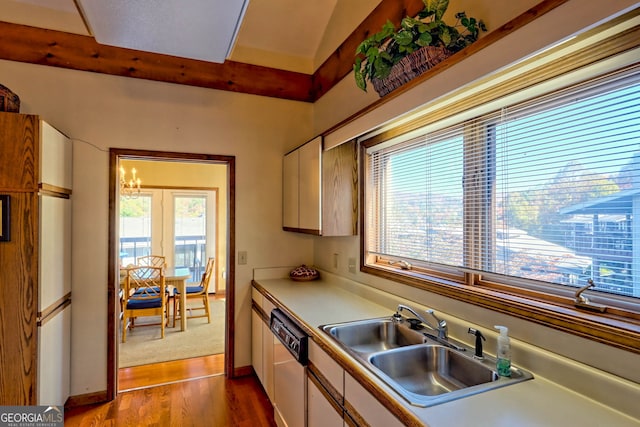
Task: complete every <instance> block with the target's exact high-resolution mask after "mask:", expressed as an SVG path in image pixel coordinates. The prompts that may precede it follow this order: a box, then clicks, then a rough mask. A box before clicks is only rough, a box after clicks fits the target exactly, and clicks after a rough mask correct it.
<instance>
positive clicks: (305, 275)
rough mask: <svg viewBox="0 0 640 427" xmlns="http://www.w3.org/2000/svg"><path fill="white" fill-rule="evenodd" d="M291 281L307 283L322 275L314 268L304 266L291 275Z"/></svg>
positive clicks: (297, 268)
mask: <svg viewBox="0 0 640 427" xmlns="http://www.w3.org/2000/svg"><path fill="white" fill-rule="evenodd" d="M289 277H290V278H291V280H295V281H297V282H307V281H309V280H315V279H317V278H318V277H320V273H318V270H316V269H315V268H313V267H307V266H306V265H304V264H302V265H301V266H300V267H296V268H294V269H293V270H291V272H290V273H289Z"/></svg>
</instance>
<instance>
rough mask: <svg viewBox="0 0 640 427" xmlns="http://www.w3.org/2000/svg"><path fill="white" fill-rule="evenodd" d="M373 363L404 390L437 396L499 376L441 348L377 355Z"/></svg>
mask: <svg viewBox="0 0 640 427" xmlns="http://www.w3.org/2000/svg"><path fill="white" fill-rule="evenodd" d="M369 363H371V364H372V365H373V366H375V367H376V368H378V369H379V370H380V371H382V372H383V373H384V374H385V375H386V376H387V377H389V379H391V380H392V381H394V382H395V383H396V384H398V385H399V386H400V387H402V388H403V389H404V390H407V391H409V392H411V393H415V394H418V395H423V396H437V395H439V394H444V393H450V392H452V391H455V390H460V389H464V388H467V387H472V386H476V385H478V384H484V383H489V382H492V381H496V380H497V379H498V376H497V375H496V373H495V372H494V371H493V370H492V369H490V368H488V367H487V366H485V365H483V364H482V363H480V362H479V361H476V360H474V359H472V358H469V357H465V356H463V355H462V354H461V353H459V352H457V351H456V350H452V349H450V348H447V347H443V346H441V345H424V346H417V347H411V348H406V349H401V350H398V351H388V352H382V353H376V354H373V355H371V356H369Z"/></svg>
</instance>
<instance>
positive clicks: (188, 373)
mask: <svg viewBox="0 0 640 427" xmlns="http://www.w3.org/2000/svg"><path fill="white" fill-rule="evenodd" d="M216 356H218V357H216ZM216 356H208V357H204V358H194V359H186V360H181V361H175V362H165V363H158V364H155V365H146V366H143V367H136V368H126V369H122V370H121V372H120V374H119V379H120V382H121V384H120V389H121V390H123V389H124V388H125V386H126V387H127V388H128V389H129V391H123V392H120V393H118V397H117V398H116V399H115V400H114V401H112V402H108V403H103V404H95V405H86V406H82V407H79V408H74V409H69V410H67V411H65V417H64V418H65V419H64V425H65V427H74V426H82V427H84V426H136V427H138V426H179V427H183V426H193V427H199V426H203V427H204V426H207V427H212V426H213V427H217V426H220V427H222V426H225V427H227V426H247V427H254V426H258V427H262V426H266V427H274V426H275V425H276V424H275V421H274V418H273V407H272V406H271V403H270V402H269V399H268V398H267V395H266V394H265V392H264V390H263V389H262V386H261V385H260V382H259V381H258V379H257V378H256V377H255V376H247V377H242V378H238V379H233V380H230V379H227V378H226V377H225V376H224V374H223V371H224V357H223V355H216ZM202 359H204V360H202ZM212 372H215V373H212ZM205 375H208V376H205ZM203 376H205V377H204V378H202V377H203ZM189 377H192V379H186V378H189ZM193 377H200V378H195V379H193ZM153 378H155V380H156V381H155V382H156V383H162V384H164V385H157V386H151V387H149V386H148V384H149V382H150V380H151V379H153Z"/></svg>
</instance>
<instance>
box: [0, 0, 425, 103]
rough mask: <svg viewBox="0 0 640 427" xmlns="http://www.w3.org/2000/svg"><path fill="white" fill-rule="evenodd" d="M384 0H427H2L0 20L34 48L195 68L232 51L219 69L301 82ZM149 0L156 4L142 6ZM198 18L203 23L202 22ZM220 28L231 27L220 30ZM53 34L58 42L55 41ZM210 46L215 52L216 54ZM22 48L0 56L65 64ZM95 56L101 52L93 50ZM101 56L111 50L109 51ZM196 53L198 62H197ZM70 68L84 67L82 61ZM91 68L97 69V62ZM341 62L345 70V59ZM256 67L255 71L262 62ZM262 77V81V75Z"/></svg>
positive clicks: (408, 0)
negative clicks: (167, 59)
mask: <svg viewBox="0 0 640 427" xmlns="http://www.w3.org/2000/svg"><path fill="white" fill-rule="evenodd" d="M385 2H387V3H396V4H398V6H393V8H394V9H398V8H401V9H403V11H404V10H405V7H406V4H407V3H417V4H420V3H421V1H420V0H401V1H398V0H342V1H339V0H314V1H300V0H193V1H190V2H188V3H183V2H181V1H180V0H166V1H164V2H163V4H173V3H175V7H173V10H172V8H171V6H168V7H158V3H157V0H137V1H136V2H131V1H128V0H114V1H111V0H110V1H107V2H105V1H104V0H0V21H1V22H0V23H11V24H19V25H20V27H19V26H10V27H7V28H8V29H10V30H11V32H9V31H8V30H7V29H5V28H0V33H5V34H10V33H11V34H13V36H8V39H9V40H10V41H11V38H10V37H14V40H18V39H20V41H21V43H25V42H24V40H25V37H26V39H27V40H28V43H31V44H32V45H33V46H32V47H30V49H32V50H36V49H37V48H38V47H37V46H38V43H42V48H44V47H45V46H46V45H48V46H49V47H50V46H52V45H55V46H57V48H61V47H62V46H63V43H62V42H61V41H60V40H63V41H65V42H66V43H67V45H65V46H68V45H69V44H72V45H74V46H76V45H78V43H80V42H82V43H84V44H85V45H86V43H89V42H88V41H87V40H90V42H91V43H93V44H95V45H97V46H99V48H100V49H101V51H102V52H112V50H105V49H107V48H108V47H114V46H115V47H116V48H118V49H120V48H128V49H135V50H136V51H144V52H151V53H153V54H165V55H171V56H174V57H176V58H182V59H184V60H185V61H186V62H185V61H183V62H182V65H181V67H182V68H185V66H184V64H185V63H186V64H188V65H189V66H191V67H193V64H199V65H203V64H200V61H204V62H205V63H206V64H207V65H208V66H209V65H210V64H215V63H223V62H225V58H226V59H227V61H226V63H225V64H224V65H225V67H224V68H221V67H217V68H212V70H216V71H223V70H224V71H227V72H228V71H229V70H228V69H229V67H230V66H233V68H234V72H235V73H236V74H237V73H238V72H239V71H238V70H239V69H243V65H245V66H246V65H249V66H257V67H264V68H259V70H280V71H282V72H284V73H280V74H281V78H282V79H284V80H287V81H290V82H292V83H295V82H296V81H302V80H303V78H304V76H312V75H313V74H314V73H316V71H317V70H318V68H320V67H321V66H322V65H323V63H325V62H327V60H328V59H330V58H331V56H332V55H333V56H335V55H336V51H337V50H339V48H340V46H341V45H342V44H343V43H344V41H345V40H346V39H348V38H349V37H350V36H351V35H352V33H354V30H356V29H357V28H358V27H359V26H361V24H362V23H363V21H365V20H366V19H367V17H368V16H369V14H370V13H371V12H372V11H374V9H376V7H377V6H378V5H380V4H381V3H385ZM147 4H148V5H149V7H148V8H146V10H145V9H143V7H144V6H145V5H147ZM183 4H188V5H189V8H190V10H189V11H185V12H184V13H183V12H182V11H181V9H180V6H181V5H183ZM105 5H106V10H105V9H104V6H105ZM131 5H133V6H135V7H130V6H131ZM99 7H102V9H99ZM127 8H128V10H125V9H127ZM178 12H179V13H178ZM225 13H228V14H229V15H228V16H226V15H225ZM177 15H179V16H177ZM203 17H204V18H203ZM185 23H186V24H185ZM196 24H202V25H200V27H199V28H198V26H197V25H196ZM21 26H29V27H35V28H36V29H47V30H55V32H50V31H49V32H43V31H40V32H35V31H34V30H35V29H30V28H24V27H21ZM218 30H224V31H222V33H218ZM25 32H26V33H25ZM58 32H60V33H58ZM63 33H67V34H63ZM25 34H26V35H25ZM71 35H73V37H72V36H71ZM79 36H82V37H79ZM52 38H53V39H55V41H53V42H52ZM362 38H363V37H362ZM362 38H360V39H359V40H362ZM212 39H215V40H219V41H221V47H219V48H217V47H212V46H210V45H211V40H212ZM230 41H231V42H232V43H231V45H230ZM156 42H164V45H169V47H168V50H164V51H163V50H162V49H163V48H164V47H160V48H158V47H156V46H155V44H157V43H156ZM4 43H5V42H4V41H3V44H4ZM214 44H215V43H214ZM351 44H353V43H351ZM86 46H90V45H86ZM86 46H85V47H84V48H86ZM356 46H357V44H356ZM209 48H211V50H212V51H215V54H211V55H210V52H208V50H209ZM1 49H7V50H8V49H9V48H6V47H0V50H1ZM21 49H22V52H17V53H16V52H10V53H7V54H0V59H2V58H4V59H14V60H22V61H25V62H38V63H43V62H47V61H49V62H51V63H46V65H54V66H64V64H59V63H55V61H54V60H53V59H52V57H53V56H55V54H52V53H51V52H48V53H47V56H46V57H45V60H42V59H40V60H39V61H36V60H35V59H30V58H31V57H30V56H29V55H33V52H31V53H27V52H24V47H21ZM95 49H96V48H95V47H94V50H95ZM353 51H354V50H351V51H350V52H353ZM227 52H228V53H229V54H228V55H227ZM0 53H1V52H0ZM59 55H60V54H59ZM94 56H97V54H95V53H94ZM342 56H343V59H342V61H346V60H347V59H348V62H349V64H347V65H349V69H350V66H351V64H352V61H353V55H352V54H351V53H350V54H349V57H348V58H344V57H345V55H342ZM102 57H103V58H104V57H106V55H105V54H104V53H102ZM145 58H147V57H145ZM154 58H156V57H154ZM136 59H138V58H136ZM190 60H195V61H198V62H196V63H192V62H189V61H190ZM227 63H228V64H227ZM136 65H140V64H136ZM210 66H211V67H215V66H214V65H210ZM69 68H76V69H78V68H77V67H75V66H71V67H69ZM86 68H88V70H89V71H95V69H94V68H95V67H94V68H91V67H90V66H87V67H86ZM245 68H246V67H245ZM341 69H346V66H343V67H341ZM349 69H347V71H348V70H349ZM251 70H253V72H254V73H255V70H256V68H251ZM342 72H344V71H342ZM300 74H301V75H302V76H300ZM130 77H139V76H135V75H131V76H130ZM341 77H344V74H343V75H342V76H341ZM142 78H145V77H142ZM221 80H224V79H221ZM257 80H258V82H256V83H258V84H259V80H260V79H257ZM196 85H200V84H196ZM325 89H326V88H325ZM231 90H233V89H231ZM239 91H244V90H239ZM285 92H286V91H285ZM281 97H283V98H287V97H288V96H286V95H284V96H281ZM307 98H308V96H307ZM304 100H306V101H309V99H304Z"/></svg>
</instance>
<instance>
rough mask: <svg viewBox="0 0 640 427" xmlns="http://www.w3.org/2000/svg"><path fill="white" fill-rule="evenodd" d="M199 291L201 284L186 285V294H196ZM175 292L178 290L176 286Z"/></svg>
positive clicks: (178, 291) (200, 290) (177, 292)
mask: <svg viewBox="0 0 640 427" xmlns="http://www.w3.org/2000/svg"><path fill="white" fill-rule="evenodd" d="M200 292H202V286H187V294H197V293H200ZM175 293H176V294H179V293H180V290H179V289H178V288H176V290H175Z"/></svg>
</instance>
